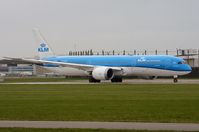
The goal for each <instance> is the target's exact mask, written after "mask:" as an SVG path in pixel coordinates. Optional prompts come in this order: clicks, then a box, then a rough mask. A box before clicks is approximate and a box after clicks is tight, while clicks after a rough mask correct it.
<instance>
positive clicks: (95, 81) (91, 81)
mask: <svg viewBox="0 0 199 132" xmlns="http://www.w3.org/2000/svg"><path fill="white" fill-rule="evenodd" d="M100 82H101V81H100V80H96V79H95V78H93V77H89V83H100Z"/></svg>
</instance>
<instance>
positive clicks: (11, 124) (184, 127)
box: [0, 121, 199, 131]
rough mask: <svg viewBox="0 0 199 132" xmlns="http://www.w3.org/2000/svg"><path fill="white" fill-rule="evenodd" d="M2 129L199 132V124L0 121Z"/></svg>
mask: <svg viewBox="0 0 199 132" xmlns="http://www.w3.org/2000/svg"><path fill="white" fill-rule="evenodd" d="M0 127H1V128H82V129H87V128H89V129H121V130H123V129H126V130H174V131H199V124H192V123H136V122H87V121H83V122H81V121H0Z"/></svg>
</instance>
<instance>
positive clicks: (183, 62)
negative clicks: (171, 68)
mask: <svg viewBox="0 0 199 132" xmlns="http://www.w3.org/2000/svg"><path fill="white" fill-rule="evenodd" d="M178 64H187V63H186V61H180V62H178Z"/></svg>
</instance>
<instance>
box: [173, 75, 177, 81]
mask: <svg viewBox="0 0 199 132" xmlns="http://www.w3.org/2000/svg"><path fill="white" fill-rule="evenodd" d="M173 82H174V83H177V82H178V75H174V76H173Z"/></svg>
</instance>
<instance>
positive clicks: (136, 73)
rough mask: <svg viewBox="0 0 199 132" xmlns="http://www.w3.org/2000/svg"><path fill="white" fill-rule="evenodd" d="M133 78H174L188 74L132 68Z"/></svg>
mask: <svg viewBox="0 0 199 132" xmlns="http://www.w3.org/2000/svg"><path fill="white" fill-rule="evenodd" d="M132 71H133V74H132V75H134V76H174V75H185V74H187V73H188V72H184V71H172V70H163V69H155V68H143V67H133V69H132Z"/></svg>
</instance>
